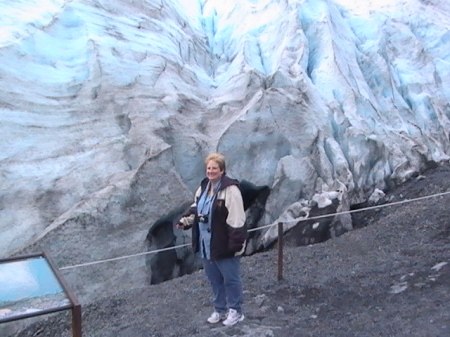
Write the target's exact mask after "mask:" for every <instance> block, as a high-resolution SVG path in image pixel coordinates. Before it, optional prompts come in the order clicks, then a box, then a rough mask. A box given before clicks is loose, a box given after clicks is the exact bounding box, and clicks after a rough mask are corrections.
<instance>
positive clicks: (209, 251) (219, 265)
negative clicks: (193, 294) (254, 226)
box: [177, 153, 247, 325]
mask: <svg viewBox="0 0 450 337" xmlns="http://www.w3.org/2000/svg"><path fill="white" fill-rule="evenodd" d="M205 164H206V178H205V179H203V181H202V182H201V184H200V187H199V188H198V190H197V192H196V193H195V202H194V204H193V205H192V206H191V209H190V211H189V213H188V214H186V215H185V216H184V217H182V218H181V219H180V221H179V223H178V224H177V227H178V228H180V229H189V228H192V247H193V249H194V252H195V253H199V254H200V257H201V259H202V263H203V267H204V269H205V273H206V276H207V278H208V280H209V282H210V284H211V288H212V292H213V304H214V312H213V313H212V314H211V316H210V317H209V318H208V319H207V321H208V322H209V323H218V322H220V321H222V320H223V324H224V325H234V324H236V323H238V322H241V321H243V320H244V314H243V313H242V297H243V295H242V283H241V278H240V272H239V269H240V256H241V255H242V253H243V252H244V249H245V243H246V239H247V230H246V228H245V226H244V224H245V212H244V205H243V201H242V195H241V192H240V190H239V187H238V184H239V183H238V181H237V180H233V179H230V178H229V177H227V176H226V173H225V158H224V157H223V156H222V155H220V154H217V153H213V154H210V155H209V156H207V157H206V159H205Z"/></svg>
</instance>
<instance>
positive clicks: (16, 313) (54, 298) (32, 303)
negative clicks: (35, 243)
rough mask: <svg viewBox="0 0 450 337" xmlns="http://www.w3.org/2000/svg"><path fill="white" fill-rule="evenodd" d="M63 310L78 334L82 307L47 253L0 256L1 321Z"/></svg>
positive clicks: (79, 335)
mask: <svg viewBox="0 0 450 337" xmlns="http://www.w3.org/2000/svg"><path fill="white" fill-rule="evenodd" d="M63 310H72V332H73V337H81V306H80V304H79V303H78V301H77V300H76V298H75V296H74V295H73V293H72V292H71V291H70V290H69V288H68V286H67V284H66V282H65V280H64V279H63V277H62V275H61V274H60V272H59V270H58V269H57V268H56V266H55V264H54V263H53V261H52V260H51V258H50V256H49V255H48V253H47V252H45V251H44V252H42V253H40V254H33V255H26V256H18V257H13V258H7V259H0V323H5V322H12V321H16V320H20V319H25V318H29V317H34V316H40V315H45V314H50V313H54V312H58V311H63Z"/></svg>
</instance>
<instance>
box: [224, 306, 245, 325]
mask: <svg viewBox="0 0 450 337" xmlns="http://www.w3.org/2000/svg"><path fill="white" fill-rule="evenodd" d="M243 320H244V315H243V314H239V313H238V312H237V311H236V310H234V309H230V310H229V311H228V315H227V319H226V320H224V321H223V325H227V326H231V325H235V324H236V323H237V322H242V321H243Z"/></svg>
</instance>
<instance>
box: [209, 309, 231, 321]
mask: <svg viewBox="0 0 450 337" xmlns="http://www.w3.org/2000/svg"><path fill="white" fill-rule="evenodd" d="M226 318H227V316H226V314H219V313H218V312H217V311H214V312H213V313H212V314H211V316H209V317H208V319H207V321H208V323H211V324H215V323H219V322H220V321H223V320H225V319H226Z"/></svg>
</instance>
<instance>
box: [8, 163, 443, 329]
mask: <svg viewBox="0 0 450 337" xmlns="http://www.w3.org/2000/svg"><path fill="white" fill-rule="evenodd" d="M448 192H450V167H449V166H441V167H437V168H435V169H432V170H430V171H428V172H426V173H424V175H423V176H420V177H417V178H415V179H413V180H410V181H409V182H407V183H406V184H404V185H403V186H401V187H399V188H397V189H395V191H392V192H390V193H388V194H387V195H386V197H385V199H384V200H385V201H387V200H389V202H391V203H392V202H394V203H395V202H396V203H397V204H395V205H393V206H386V207H382V208H378V209H371V210H369V211H364V212H355V213H353V217H354V220H355V223H358V224H360V226H361V227H362V228H361V229H358V230H354V231H352V232H349V233H347V234H344V235H342V236H340V237H338V238H335V239H332V240H328V241H326V242H324V243H321V244H317V245H312V246H303V247H292V246H287V247H286V249H285V253H284V273H283V276H284V278H283V280H282V281H278V280H277V252H276V250H272V251H267V252H264V253H260V254H257V255H253V256H249V257H245V258H243V260H242V271H243V281H244V286H245V297H246V303H245V310H246V319H245V321H243V322H242V323H240V324H238V325H236V326H234V327H223V326H221V325H219V324H218V325H209V324H207V323H206V322H205V318H206V317H207V315H209V313H210V310H211V308H210V301H209V286H208V284H207V282H206V280H205V277H204V275H203V272H201V271H199V272H196V273H194V274H191V275H188V276H185V277H182V278H178V279H174V280H171V281H168V282H165V283H162V284H159V285H154V286H147V287H142V288H140V289H137V290H136V289H133V290H131V291H128V292H122V293H119V294H117V295H115V296H112V297H109V298H103V299H101V300H99V301H96V302H94V303H91V304H88V305H84V306H83V328H84V336H85V337H114V336H115V337H144V336H145V337H157V336H161V337H162V336H164V337H168V336H173V337H175V336H198V337H225V336H248V337H250V336H254V337H262V336H267V337H269V336H270V337H273V336H280V337H284V336H302V337H305V336H335V337H348V336H358V337H361V336H367V337H368V336H395V337H402V336H404V337H406V336H408V337H411V336H427V337H444V336H450V291H449V290H450V264H449V262H450V254H449V251H450V221H449V219H450V210H449V208H448V204H449V202H450V195H446V194H445V193H448ZM436 193H441V195H440V196H436V197H432V198H422V199H420V200H417V201H407V200H408V199H409V200H411V199H413V198H416V197H423V196H427V195H431V194H436ZM402 200H403V201H404V202H402ZM8 336H11V337H12V336H14V337H31V336H40V337H57V336H58V337H59V336H61V337H64V336H71V333H70V317H69V316H67V315H65V314H59V315H54V316H51V317H48V318H47V319H46V320H45V321H41V322H36V323H34V324H32V325H31V326H29V327H28V328H27V329H24V330H22V331H15V332H13V331H10V333H9V335H8Z"/></svg>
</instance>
